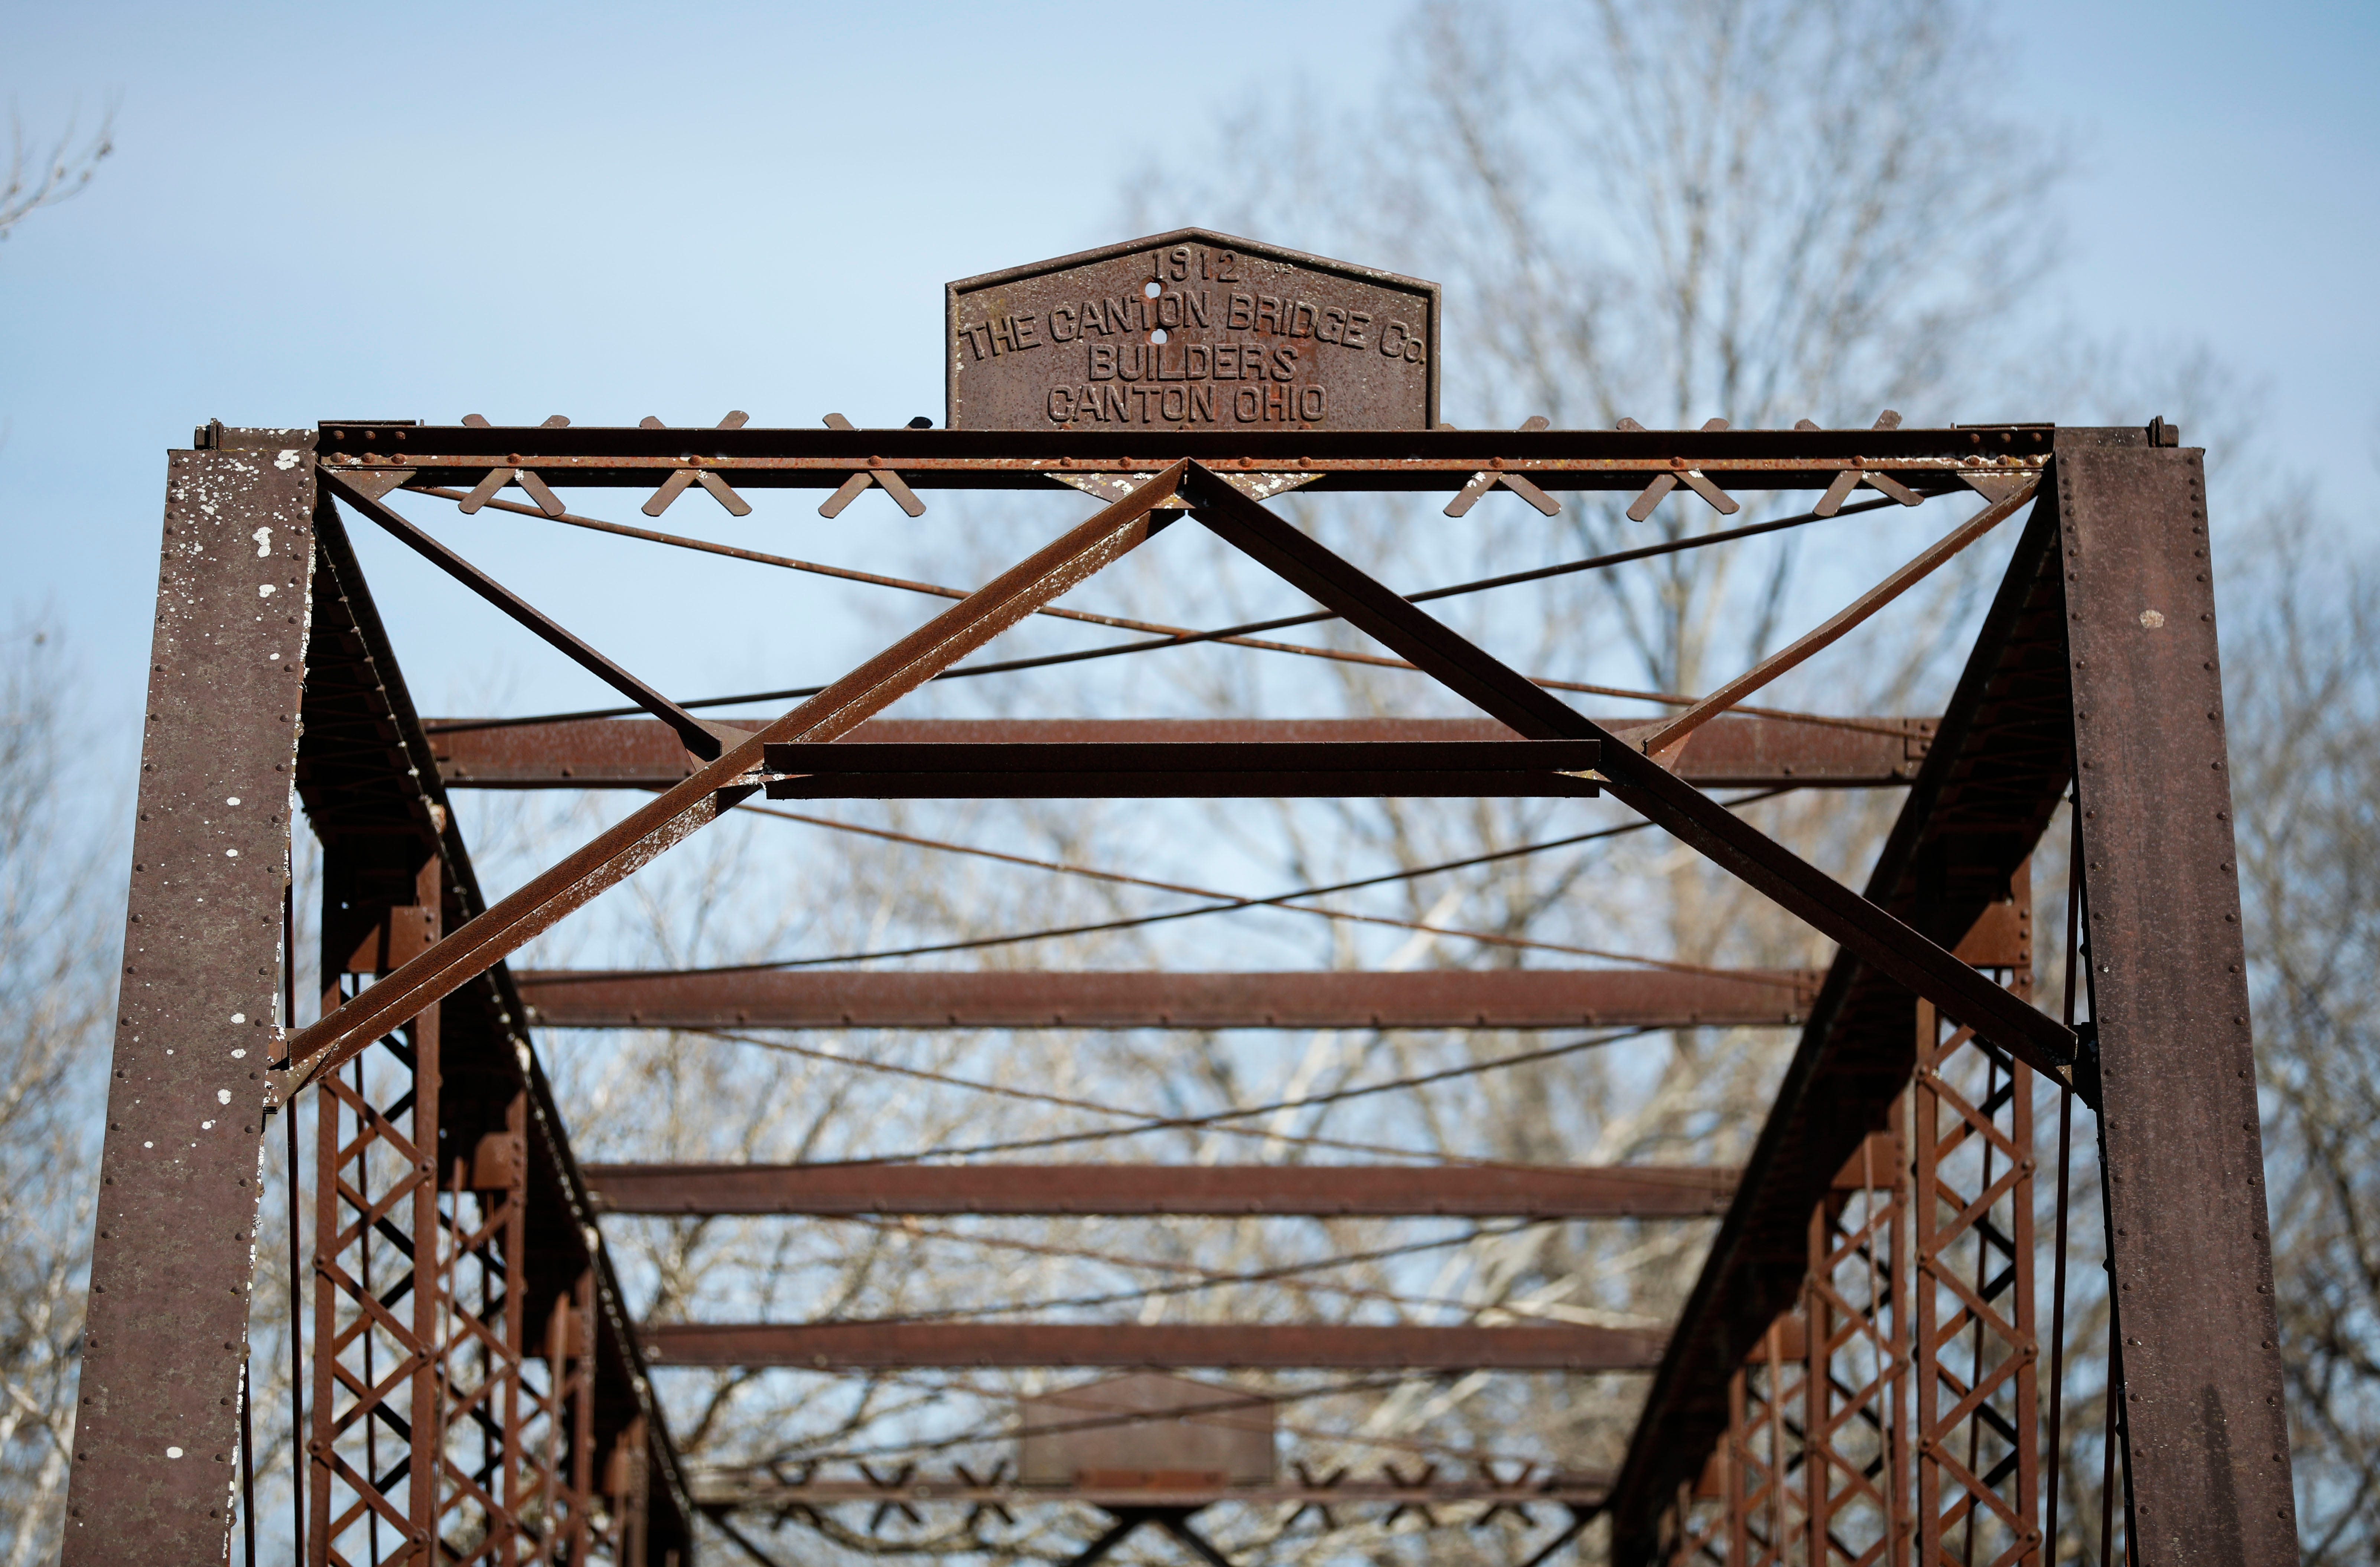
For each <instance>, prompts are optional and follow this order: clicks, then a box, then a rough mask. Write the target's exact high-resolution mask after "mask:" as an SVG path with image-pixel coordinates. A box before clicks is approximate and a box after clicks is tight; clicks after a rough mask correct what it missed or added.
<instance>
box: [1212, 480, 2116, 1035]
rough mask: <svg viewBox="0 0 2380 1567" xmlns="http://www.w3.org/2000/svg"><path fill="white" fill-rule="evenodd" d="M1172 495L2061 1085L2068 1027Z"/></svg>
mask: <svg viewBox="0 0 2380 1567" xmlns="http://www.w3.org/2000/svg"><path fill="white" fill-rule="evenodd" d="M1181 488H1182V493H1183V495H1184V497H1185V498H1186V499H1187V500H1189V502H1190V503H1191V513H1190V515H1191V516H1195V517H1196V518H1197V519H1198V520H1199V521H1200V522H1201V523H1203V524H1205V525H1206V526H1207V527H1208V528H1210V529H1212V530H1213V531H1214V532H1215V533H1217V534H1218V535H1220V537H1221V538H1222V539H1223V540H1224V541H1227V542H1229V543H1231V544H1232V545H1233V546H1235V547H1236V548H1238V549H1239V550H1241V551H1242V552H1244V553H1246V554H1247V555H1249V556H1250V557H1252V558H1253V559H1255V560H1256V561H1257V562H1258V563H1259V564H1261V565H1265V566H1267V567H1269V569H1271V570H1272V571H1273V572H1275V573H1277V574H1278V575H1279V576H1281V577H1282V578H1283V579H1284V580H1286V581H1288V582H1289V583H1291V584H1292V585H1293V586H1294V587H1296V588H1298V589H1301V590H1303V591H1304V592H1305V593H1307V594H1309V595H1311V596H1312V597H1313V598H1315V599H1316V600H1318V601H1320V602H1321V603H1322V604H1324V605H1325V606H1327V607H1328V608H1330V609H1331V610H1333V611H1336V612H1337V613H1339V614H1340V615H1341V616H1342V617H1343V618H1344V619H1345V620H1346V621H1347V622H1348V624H1349V625H1351V626H1356V627H1358V628H1359V629H1361V630H1363V631H1365V632H1366V633H1367V634H1369V635H1370V636H1372V637H1374V638H1378V640H1379V641H1381V642H1382V643H1384V644H1386V645H1387V646H1388V647H1389V648H1390V650H1393V651H1395V652H1396V653H1398V654H1400V655H1401V656H1403V658H1405V659H1407V660H1409V661H1411V662H1412V663H1413V664H1414V665H1415V667H1416V668H1419V669H1421V670H1424V671H1426V672H1427V673H1428V674H1433V675H1435V676H1436V677H1437V678H1438V679H1439V681H1441V682H1443V683H1444V684H1445V685H1446V686H1449V687H1450V688H1451V689H1452V690H1453V691H1455V692H1456V693H1457V694H1458V695H1460V696H1462V697H1463V698H1467V699H1468V700H1470V701H1472V702H1474V703H1476V704H1477V705H1478V706H1479V707H1480V708H1481V709H1482V710H1483V711H1486V712H1488V714H1489V715H1490V716H1492V717H1494V718H1497V719H1499V720H1500V721H1502V722H1503V723H1505V724H1507V725H1509V726H1510V727H1512V729H1513V730H1515V731H1517V732H1518V733H1520V734H1522V735H1526V736H1529V737H1530V738H1533V739H1547V740H1553V739H1582V740H1585V739H1593V740H1601V741H1603V742H1605V745H1604V748H1603V751H1602V753H1601V755H1602V758H1603V760H1602V761H1601V763H1600V764H1599V766H1598V769H1597V770H1598V771H1601V772H1602V773H1603V775H1604V777H1605V778H1606V779H1607V780H1609V784H1610V790H1611V793H1612V794H1613V795H1615V796H1618V797H1619V798H1620V799H1621V800H1622V801H1623V802H1625V803H1626V804H1627V805H1628V806H1629V807H1630V808H1633V809H1634V810H1635V811H1637V812H1638V813H1639V814H1640V815H1642V816H1644V817H1645V818H1646V819H1647V820H1651V821H1653V822H1655V823H1657V824H1658V825H1659V826H1661V827H1662V828H1664V829H1665V830H1667V831H1668V832H1670V834H1671V835H1673V836H1674V837H1676V838H1678V839H1679V840H1680V841H1682V842H1683V843H1685V844H1688V845H1689V846H1690V847H1692V848H1694V849H1696V850H1698V851H1699V852H1701V853H1702V854H1703V855H1704V856H1707V857H1708V858H1709V859H1711V860H1712V861H1714V862H1715V863H1717V864H1718V866H1720V867H1721V868H1722V869H1726V870H1728V871H1730V872H1731V873H1733V874H1734V875H1735V876H1737V877H1738V878H1740V879H1741V880H1743V881H1744V882H1746V883H1747V884H1749V885H1750V886H1752V887H1754V888H1755V889H1756V890H1758V891H1759V892H1761V893H1765V894H1767V896H1768V897H1769V898H1771V899H1773V900H1775V901H1776V902H1777V903H1778V904H1779V905H1780V906H1782V907H1783V908H1785V909H1786V910H1787V911H1789V912H1790V913H1792V914H1794V915H1796V916H1798V917H1801V918H1802V919H1803V920H1806V921H1807V922H1808V923H1809V924H1810V925H1811V926H1813V927H1814V928H1815V929H1817V930H1818V931H1819V932H1820V933H1821V934H1823V935H1825V936H1827V937H1828V938H1829V939H1831V940H1832V941H1836V942H1838V943H1840V945H1841V946H1842V947H1843V949H1844V950H1845V951H1847V952H1849V953H1851V954H1853V955H1854V956H1856V957H1857V958H1859V959H1860V961H1862V962H1864V963H1867V964H1870V965H1872V966H1875V967H1876V969H1877V970H1879V971H1880V972H1882V973H1884V974H1886V975H1888V976H1890V977H1891V978H1893V979H1894V980H1895V981H1897V982H1898V983H1900V984H1901V985H1904V986H1906V987H1907V988H1908V989H1910V990H1913V991H1914V992H1916V993H1917V994H1918V995H1920V996H1923V997H1924V998H1925V999H1926V1000H1927V1001H1930V1002H1934V1004H1935V1005H1937V1007H1939V1008H1941V1010H1942V1011H1943V1012H1944V1013H1945V1014H1948V1015H1949V1016H1950V1017H1952V1018H1954V1019H1956V1020H1957V1021H1959V1022H1960V1023H1962V1024H1964V1025H1966V1026H1969V1027H1971V1028H1973V1029H1974V1030H1975V1031H1976V1032H1977V1033H1978V1034H1980V1035H1982V1036H1983V1037H1985V1039H1990V1040H1992V1041H1993V1042H1994V1043H1996V1044H1998V1045H2000V1046H2001V1047H2002V1048H2004V1049H2006V1050H2008V1051H2010V1052H2011V1053H2013V1054H2014V1055H2016V1056H2017V1057H2018V1058H2019V1059H2020V1060H2022V1061H2023V1062H2024V1063H2026V1064H2027V1065H2030V1066H2032V1067H2034V1069H2035V1070H2037V1071H2041V1072H2047V1073H2052V1074H2055V1075H2057V1076H2058V1079H2059V1080H2060V1081H2067V1080H2068V1074H2067V1072H2066V1071H2065V1068H2067V1067H2068V1066H2069V1065H2070V1063H2073V1061H2074V1060H2075V1056H2076V1046H2075V1039H2074V1034H2073V1031H2072V1030H2070V1029H2069V1028H2067V1027H2065V1026H2063V1025H2061V1024H2059V1023H2058V1021H2057V1020H2056V1019H2054V1018H2051V1017H2049V1016H2047V1015H2046V1014H2043V1013H2041V1012H2038V1011H2036V1010H2034V1008H2033V1007H2032V1006H2030V1005H2028V1004H2026V1003H2025V1002H2022V1000H2020V999H2018V998H2017V997H2016V996H2015V995H2014V994H2012V993H2011V992H2010V991H2008V990H2002V989H2001V988H2000V987H1999V986H1998V985H1996V984H1994V983H1992V982H1991V981H1990V980H1989V979H1987V978H1984V976H1983V975H1981V974H1979V973H1977V972H1976V971H1975V970H1974V969H1973V968H1971V967H1969V966H1967V965H1966V964H1963V963H1961V962H1960V961H1959V959H1958V958H1957V957H1955V956H1953V955H1952V954H1950V953H1949V952H1947V951H1945V950H1944V949H1943V948H1942V947H1941V946H1940V945H1939V944H1937V942H1935V941H1930V940H1928V939H1927V938H1926V937H1925V935H1924V934H1923V933H1922V932H1920V931H1917V930H1915V929H1912V928H1911V927H1909V926H1908V925H1906V924H1904V923H1903V922H1902V921H1900V919H1898V918H1896V917H1894V916H1893V915H1892V914H1890V913H1889V912H1888V911H1887V910H1885V909H1882V908H1879V907H1877V906H1876V905H1875V904H1872V903H1870V902H1869V901H1868V900H1867V899H1865V898H1864V897H1862V896H1860V895H1859V894H1858V893H1854V892H1852V890H1851V889H1850V888H1848V887H1845V886H1844V885H1843V884H1842V883H1841V882H1840V881H1836V880H1835V879H1834V878H1833V877H1831V876H1828V874H1827V873H1826V872H1825V871H1823V870H1820V869H1818V868H1817V867H1815V866H1814V865H1812V864H1810V863H1809V862H1808V861H1806V860H1804V859H1803V858H1802V857H1801V856H1799V855H1796V854H1794V853H1793V852H1792V851H1791V849H1788V848H1787V847H1785V845H1783V844H1779V843H1778V842H1777V841H1776V840H1775V839H1773V838H1771V837H1769V836H1768V835H1767V833H1764V832H1761V831H1760V830H1759V829H1757V828H1755V827H1754V826H1752V825H1751V824H1750V823H1749V822H1747V821H1745V820H1743V819H1742V818H1741V817H1738V816H1736V815H1735V814H1734V813H1733V812H1731V811H1730V810H1728V809H1727V808H1725V807H1724V806H1722V805H1720V804H1719V803H1718V801H1717V800H1714V799H1712V798H1711V797H1710V796H1707V795H1706V794H1704V793H1703V792H1702V791H1701V790H1699V789H1697V788H1695V787H1694V785H1692V784H1688V783H1686V782H1685V781H1684V780H1682V779H1681V778H1679V777H1678V776H1676V775H1675V774H1674V773H1672V772H1670V771H1669V770H1668V769H1667V768H1665V767H1663V766H1662V765H1661V764H1660V763H1659V762H1658V761H1655V760H1654V759H1652V758H1650V757H1648V756H1645V754H1644V753H1643V752H1641V751H1638V750H1636V749H1635V748H1634V747H1631V746H1629V745H1628V744H1627V743H1626V742H1624V741H1622V740H1620V739H1618V738H1617V737H1616V736H1614V735H1612V734H1611V733H1610V732H1609V731H1608V730H1606V729H1605V728H1604V727H1603V726H1602V725H1601V724H1599V723H1596V722H1595V721H1594V720H1593V719H1590V718H1587V717H1585V715H1583V714H1581V713H1579V712H1578V711H1576V710H1574V709H1573V708H1572V707H1570V706H1569V705H1568V704H1567V703H1565V702H1563V701H1562V700H1561V699H1560V698H1558V697H1556V696H1554V695H1553V693H1551V692H1549V691H1547V690H1545V689H1544V688H1543V687H1541V686H1537V685H1536V684H1535V683H1534V682H1532V681H1531V680H1530V679H1529V678H1528V677H1527V676H1526V675H1524V674H1520V673H1518V672H1517V671H1515V670H1513V669H1512V668H1511V667H1510V666H1508V665H1506V664H1504V663H1502V662H1500V661H1499V660H1497V659H1496V658H1494V657H1493V656H1491V655H1490V654H1488V652H1487V651H1486V650H1483V649H1481V648H1479V647H1477V646H1475V644H1473V643H1471V642H1470V641H1468V640H1466V639H1464V638H1463V637H1461V636H1460V635H1458V634H1457V633H1455V632H1454V631H1453V630H1451V629H1450V628H1449V627H1447V626H1443V625H1441V624H1440V623H1439V622H1438V621H1436V620H1433V619H1431V618H1430V616H1429V615H1428V614H1427V613H1425V612H1424V611H1422V610H1420V609H1418V608H1416V607H1415V606H1414V605H1413V604H1411V603H1408V602H1407V601H1405V600H1403V599H1402V598H1400V597H1399V596H1398V595H1397V594H1396V593H1394V592H1392V591H1391V590H1390V589H1388V588H1386V587H1383V586H1382V585H1381V584H1379V583H1378V582H1375V581H1373V580H1372V579H1371V578H1370V577H1367V576H1366V575H1365V574H1364V573H1363V572H1361V571H1360V570H1358V569H1357V568H1356V567H1355V566H1354V565H1352V564H1350V563H1349V562H1347V561H1345V560H1343V559H1342V558H1341V557H1340V556H1338V555H1336V554H1334V553H1331V551H1330V550H1329V549H1328V548H1326V547H1325V546H1324V545H1322V544H1321V543H1319V542H1318V541H1315V540H1312V539H1309V538H1307V537H1306V536H1305V534H1303V533H1301V532H1299V531H1298V530H1297V529H1296V528H1293V527H1291V526H1290V525H1289V523H1287V522H1286V521H1284V520H1282V519H1281V517H1279V516H1275V515H1274V514H1273V513H1271V512H1269V511H1267V510H1266V509H1265V508H1264V507H1263V506H1261V505H1258V504H1257V503H1256V502H1254V501H1251V500H1249V499H1248V498H1247V497H1246V496H1245V495H1243V494H1241V493H1240V492H1238V491H1237V490H1235V489H1233V487H1232V486H1231V485H1230V484H1228V483H1226V482H1224V480H1223V479H1222V477H1221V476H1220V475H1219V474H1216V473H1214V472H1212V471H1210V470H1209V469H1208V468H1204V467H1202V466H1201V465H1199V464H1197V463H1195V462H1193V463H1191V464H1189V465H1188V472H1187V473H1186V474H1185V475H1184V477H1183V480H1182V485H1181Z"/></svg>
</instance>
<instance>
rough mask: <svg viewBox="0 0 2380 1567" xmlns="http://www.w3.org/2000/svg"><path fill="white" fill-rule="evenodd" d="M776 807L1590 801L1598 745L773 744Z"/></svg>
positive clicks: (770, 758)
mask: <svg viewBox="0 0 2380 1567" xmlns="http://www.w3.org/2000/svg"><path fill="white" fill-rule="evenodd" d="M765 755H766V761H765V765H766V766H767V768H768V770H769V772H770V774H771V776H770V777H769V778H768V795H769V797H770V798H771V799H772V800H819V799H864V800H890V799H907V800H957V799H992V800H1009V799H1060V800H1075V799H1242V798H1251V797H1253V798H1260V799H1301V798H1315V797H1320V798H1351V797H1361V796H1413V797H1460V798H1467V799H1491V798H1511V797H1522V798H1528V797H1561V796H1567V797H1572V798H1592V797H1593V796H1596V795H1597V794H1598V793H1599V792H1600V791H1599V790H1598V788H1597V785H1596V783H1595V780H1594V779H1593V778H1591V777H1588V776H1586V772H1587V770H1588V769H1590V768H1592V767H1594V766H1595V763H1596V742H1594V741H1592V740H1454V741H1446V740H1356V741H1338V740H1324V741H1320V742H1313V741H1300V740H1289V741H1264V740H1259V741H1220V742H1217V741H1203V740H1193V741H1187V742H1182V741H1166V740H1160V741H1137V740H1126V741H1109V740H1091V741H1070V742H1061V743H1059V744H1055V745H1045V744H1024V745H1017V744H995V745H989V746H984V745H960V746H939V745H922V746H920V745H908V744H902V743H899V742H893V743H890V744H887V743H884V742H877V743H873V744H870V743H867V742H862V741H853V740H844V741H840V742H836V743H832V744H820V743H818V742H814V741H803V740H797V741H791V742H778V743H772V744H771V745H770V746H769V747H767V749H766V753H765Z"/></svg>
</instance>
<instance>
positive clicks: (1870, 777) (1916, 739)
mask: <svg viewBox="0 0 2380 1567" xmlns="http://www.w3.org/2000/svg"><path fill="white" fill-rule="evenodd" d="M768 722H769V721H768V720H767V719H764V718H718V719H712V720H710V723H711V724H713V725H714V726H716V727H719V728H722V729H741V730H746V731H752V730H758V729H760V728H763V727H765V726H766V725H767V723H768ZM1632 722H1633V723H1641V722H1643V721H1642V720H1641V719H1640V720H1629V719H1619V718H1604V719H1598V720H1597V723H1601V724H1602V725H1603V726H1604V727H1605V728H1607V729H1609V728H1613V727H1615V726H1620V725H1624V724H1627V723H1632ZM1856 722H1857V723H1860V724H1862V725H1864V727H1860V728H1850V727H1845V726H1841V725H1835V724H1824V723H1793V722H1791V721H1790V720H1784V719H1773V718H1756V717H1746V716H1743V715H1740V714H1730V716H1728V717H1725V718H1719V719H1714V720H1713V721H1711V722H1710V723H1707V724H1706V725H1704V726H1703V727H1702V728H1700V729H1697V730H1696V731H1694V735H1693V736H1692V737H1691V738H1689V739H1688V740H1687V742H1686V747H1685V749H1684V751H1683V752H1682V753H1681V755H1680V757H1679V759H1678V761H1677V764H1676V765H1677V772H1678V775H1679V776H1680V777H1682V778H1683V779H1685V780H1686V781H1687V782H1688V783H1690V784H1694V785H1695V786H1696V787H1698V788H1705V789H1719V788H1757V787H1764V786H1773V785H1778V784H1794V785H1797V786H1799V787H1802V788H1874V787H1881V786H1884V785H1888V784H1903V783H1906V782H1908V781H1909V780H1910V779H1912V778H1914V777H1915V776H1916V775H1917V768H1918V765H1919V763H1921V762H1922V761H1924V759H1925V749H1926V746H1927V744H1928V740H1929V737H1930V736H1931V735H1932V734H1933V731H1934V725H1935V721H1934V720H1933V719H1930V718H1875V719H1861V720H1857V721H1856ZM426 727H427V728H428V730H429V733H430V743H431V749H432V750H433V752H434V753H435V754H436V756H437V758H438V768H439V773H440V776H441V777H442V778H443V780H444V781H445V784H446V786H447V787H448V788H450V789H599V788H630V789H666V788H669V787H670V786H672V785H673V784H679V783H682V782H684V781H685V780H686V777H687V776H688V775H689V774H690V773H692V772H693V771H694V769H695V765H696V764H695V763H694V762H693V761H692V760H691V759H689V758H688V757H687V756H686V747H684V746H683V745H681V744H680V743H679V741H678V738H677V736H676V735H674V734H673V733H672V732H671V731H670V730H669V729H668V728H667V726H665V725H663V724H662V723H659V722H657V721H655V720H652V719H644V718H627V719H588V720H581V721H577V722H574V723H534V724H517V725H516V724H508V723H504V722H503V721H501V720H488V719H473V718H433V719H430V720H427V721H426ZM1517 737H1518V736H1516V735H1514V734H1513V732H1512V730H1510V729H1507V728H1506V727H1504V725H1502V724H1500V723H1497V722H1496V721H1495V720H1493V719H1472V718H1343V719H1342V718H1293V719H1256V718H1234V719H1171V718H1017V719H965V718H957V719H935V718H871V719H869V720H868V722H867V723H863V724H861V725H859V726H858V727H857V728H856V729H854V730H853V731H852V732H851V734H850V735H848V736H846V739H847V740H852V741H864V742H891V743H895V744H909V745H979V744H988V745H1025V744H1032V745H1048V744H1061V743H1080V742H1090V741H1111V742H1115V741H1131V742H1168V743H1194V742H1195V743H1201V744H1246V743H1251V742H1288V741H1295V742H1307V743H1311V742H1335V743H1342V744H1345V743H1356V742H1362V743H1372V742H1378V741H1385V740H1435V741H1458V740H1466V741H1467V740H1511V739H1515V738H1517Z"/></svg>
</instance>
